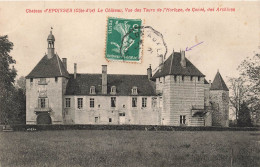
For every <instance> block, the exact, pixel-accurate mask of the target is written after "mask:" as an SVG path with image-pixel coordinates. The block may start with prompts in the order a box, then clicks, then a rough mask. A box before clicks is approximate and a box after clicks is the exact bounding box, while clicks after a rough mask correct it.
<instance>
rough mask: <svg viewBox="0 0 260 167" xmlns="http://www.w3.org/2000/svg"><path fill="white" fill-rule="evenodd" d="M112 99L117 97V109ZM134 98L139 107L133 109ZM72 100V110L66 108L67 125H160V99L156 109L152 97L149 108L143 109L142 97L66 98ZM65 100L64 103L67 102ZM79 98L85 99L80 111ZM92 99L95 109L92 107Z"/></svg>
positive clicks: (149, 100)
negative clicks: (112, 103) (112, 105)
mask: <svg viewBox="0 0 260 167" xmlns="http://www.w3.org/2000/svg"><path fill="white" fill-rule="evenodd" d="M111 97H116V107H111ZM132 97H137V107H132ZM65 98H71V108H65V110H66V111H67V113H66V116H65V117H66V123H74V124H137V125H158V124H159V121H160V119H159V110H158V98H157V97H155V98H157V99H156V103H157V105H156V107H153V106H152V98H153V97H151V96H148V97H146V98H147V107H142V97H140V96H65ZM65 98H64V101H65ZM78 98H82V99H83V107H82V108H81V109H78V106H77V105H78V104H77V103H78V102H77V101H78ZM90 98H93V99H94V107H93V108H92V107H90Z"/></svg>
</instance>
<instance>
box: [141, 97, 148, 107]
mask: <svg viewBox="0 0 260 167" xmlns="http://www.w3.org/2000/svg"><path fill="white" fill-rule="evenodd" d="M146 106H147V98H146V97H143V98H142V107H146Z"/></svg>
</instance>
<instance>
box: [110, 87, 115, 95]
mask: <svg viewBox="0 0 260 167" xmlns="http://www.w3.org/2000/svg"><path fill="white" fill-rule="evenodd" d="M110 93H111V94H116V86H112V87H111V92H110Z"/></svg>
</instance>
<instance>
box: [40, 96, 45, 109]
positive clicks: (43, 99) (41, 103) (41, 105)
mask: <svg viewBox="0 0 260 167" xmlns="http://www.w3.org/2000/svg"><path fill="white" fill-rule="evenodd" d="M39 106H40V108H45V107H46V99H45V98H40V104H39Z"/></svg>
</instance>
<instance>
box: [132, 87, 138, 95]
mask: <svg viewBox="0 0 260 167" xmlns="http://www.w3.org/2000/svg"><path fill="white" fill-rule="evenodd" d="M137 93H138V92H137V87H136V86H134V87H133V88H132V95H137Z"/></svg>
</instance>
